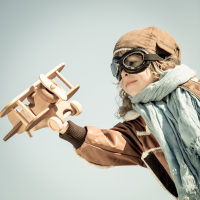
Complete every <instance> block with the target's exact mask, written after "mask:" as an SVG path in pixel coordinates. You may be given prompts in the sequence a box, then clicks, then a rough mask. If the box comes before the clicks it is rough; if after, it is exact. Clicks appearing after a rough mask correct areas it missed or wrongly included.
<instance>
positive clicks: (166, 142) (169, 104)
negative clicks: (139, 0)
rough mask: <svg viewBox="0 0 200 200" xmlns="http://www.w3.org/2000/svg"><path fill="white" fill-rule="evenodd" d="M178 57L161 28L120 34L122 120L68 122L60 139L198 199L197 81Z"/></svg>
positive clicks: (101, 161)
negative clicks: (101, 124) (100, 124)
mask: <svg viewBox="0 0 200 200" xmlns="http://www.w3.org/2000/svg"><path fill="white" fill-rule="evenodd" d="M180 61H181V52H180V48H179V45H178V44H177V42H176V40H175V39H174V38H173V37H172V36H171V35H170V34H168V33H167V32H165V31H163V30H161V29H159V28H156V27H147V28H143V29H138V30H134V31H130V32H128V33H126V34H124V35H123V36H122V37H121V38H120V39H119V40H118V42H117V43H116V45H115V49H114V55H113V61H112V64H111V70H112V74H113V76H115V77H116V78H117V80H118V81H119V84H120V86H121V88H122V89H121V91H120V97H121V98H122V106H121V107H120V108H119V110H118V114H119V116H120V117H121V118H122V119H123V120H124V122H123V123H118V124H117V125H115V126H114V127H113V128H111V129H101V130H100V129H98V128H97V127H93V126H86V127H84V128H82V127H79V126H77V125H76V124H74V123H73V122H71V121H69V122H68V123H67V122H66V124H65V127H64V128H63V129H62V130H61V131H60V138H62V139H65V140H67V141H69V142H70V143H72V145H73V146H74V148H75V149H76V153H77V154H78V155H79V156H80V157H82V158H83V159H85V160H86V161H87V162H89V163H90V164H92V165H95V166H97V167H101V168H106V167H113V166H120V165H140V166H141V167H145V168H148V169H149V170H150V171H151V172H152V173H153V175H154V176H155V178H156V179H157V180H158V181H159V183H160V184H161V185H162V186H163V187H164V189H166V190H167V191H168V192H169V193H171V194H172V195H173V196H174V197H176V198H179V200H180V199H184V200H186V199H187V200H190V199H199V198H200V194H199V173H198V171H199V170H198V169H200V163H199V156H198V155H199V149H200V145H199V144H200V142H199V140H198V139H199V135H200V134H199V133H200V130H199V129H200V125H199V118H200V115H199V113H200V109H199V107H200V103H199V99H200V84H199V83H198V79H197V78H196V73H195V72H194V71H193V70H191V69H190V68H189V67H187V66H185V65H180Z"/></svg>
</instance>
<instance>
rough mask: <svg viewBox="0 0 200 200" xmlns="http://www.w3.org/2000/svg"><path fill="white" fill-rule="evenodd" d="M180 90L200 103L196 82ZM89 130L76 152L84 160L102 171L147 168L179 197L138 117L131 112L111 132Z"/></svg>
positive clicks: (154, 144) (143, 124)
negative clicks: (116, 168) (123, 167)
mask: <svg viewBox="0 0 200 200" xmlns="http://www.w3.org/2000/svg"><path fill="white" fill-rule="evenodd" d="M179 87H181V88H183V89H185V90H187V91H189V92H191V93H193V94H194V95H195V96H197V97H198V98H199V99H200V84H199V83H198V80H197V79H196V80H189V81H187V82H186V83H184V84H182V85H180V86H179ZM163 100H164V99H163ZM164 101H165V100H164ZM165 102H166V101H165ZM166 103H167V102H166ZM86 130H87V133H86V135H85V138H84V141H83V143H81V146H80V147H78V148H77V149H75V151H76V153H77V154H78V155H79V156H80V157H81V158H83V159H85V160H86V161H87V162H89V163H90V164H92V165H95V166H97V167H100V168H106V167H112V166H120V165H140V166H141V167H145V168H148V169H149V170H150V171H151V173H152V174H153V175H154V177H155V178H156V179H157V181H158V182H159V183H160V184H161V186H162V187H163V188H164V189H165V190H167V191H168V192H169V193H170V194H172V195H173V196H174V197H176V198H177V197H178V194H177V191H176V187H175V184H174V182H173V179H172V177H171V173H170V169H169V166H168V163H167V161H166V159H165V156H164V154H163V152H162V149H161V148H160V145H159V144H158V142H157V140H156V139H155V137H154V135H153V134H152V133H151V132H150V131H149V130H148V128H147V126H146V123H145V121H144V120H143V118H142V117H141V116H140V115H139V114H138V113H136V112H135V111H133V110H132V111H129V112H128V113H127V114H126V116H125V117H124V122H123V123H118V124H117V125H116V126H114V127H113V128H111V129H99V128H97V127H93V126H86ZM63 139H64V138H63Z"/></svg>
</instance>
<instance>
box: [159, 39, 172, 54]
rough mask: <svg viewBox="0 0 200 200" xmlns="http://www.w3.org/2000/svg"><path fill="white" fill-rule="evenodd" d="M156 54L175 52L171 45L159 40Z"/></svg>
mask: <svg viewBox="0 0 200 200" xmlns="http://www.w3.org/2000/svg"><path fill="white" fill-rule="evenodd" d="M156 54H165V55H167V56H170V55H174V54H175V52H174V51H173V49H171V48H170V47H168V46H166V45H164V44H163V43H161V42H157V44H156Z"/></svg>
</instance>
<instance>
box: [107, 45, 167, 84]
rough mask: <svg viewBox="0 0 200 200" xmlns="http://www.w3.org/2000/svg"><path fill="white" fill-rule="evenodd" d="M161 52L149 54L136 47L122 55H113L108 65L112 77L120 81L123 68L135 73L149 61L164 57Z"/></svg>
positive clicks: (146, 66)
mask: <svg viewBox="0 0 200 200" xmlns="http://www.w3.org/2000/svg"><path fill="white" fill-rule="evenodd" d="M165 56H166V55H163V54H159V55H158V54H149V52H148V51H146V50H144V49H141V48H137V49H133V50H130V51H128V52H126V53H125V54H124V55H123V56H122V57H114V58H113V60H112V63H111V65H110V67H111V71H112V74H113V76H114V77H116V78H117V80H118V81H121V79H122V77H121V72H122V70H124V71H125V72H127V73H129V74H137V73H140V72H142V71H144V70H145V69H146V68H148V67H149V65H150V63H151V61H161V60H164V59H165Z"/></svg>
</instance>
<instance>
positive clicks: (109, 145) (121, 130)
mask: <svg viewBox="0 0 200 200" xmlns="http://www.w3.org/2000/svg"><path fill="white" fill-rule="evenodd" d="M136 130H137V131H145V124H144V121H143V119H142V118H141V117H138V118H137V119H135V120H132V121H128V122H123V123H118V124H117V125H115V126H114V127H113V128H111V129H99V128H97V127H94V126H86V127H85V128H82V127H79V126H77V125H75V124H74V123H73V122H71V121H69V128H68V130H67V131H66V133H65V134H60V137H61V138H62V139H65V140H67V141H69V142H71V143H72V144H73V146H74V148H75V151H76V153H77V154H78V155H79V156H81V157H82V158H83V159H84V160H86V161H88V162H89V163H92V164H96V165H99V166H121V165H140V166H142V167H146V166H145V164H144V163H143V161H142V160H141V155H142V152H143V146H142V144H141V142H140V141H139V140H138V137H137V134H136Z"/></svg>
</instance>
